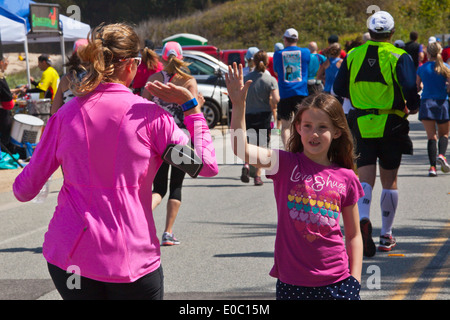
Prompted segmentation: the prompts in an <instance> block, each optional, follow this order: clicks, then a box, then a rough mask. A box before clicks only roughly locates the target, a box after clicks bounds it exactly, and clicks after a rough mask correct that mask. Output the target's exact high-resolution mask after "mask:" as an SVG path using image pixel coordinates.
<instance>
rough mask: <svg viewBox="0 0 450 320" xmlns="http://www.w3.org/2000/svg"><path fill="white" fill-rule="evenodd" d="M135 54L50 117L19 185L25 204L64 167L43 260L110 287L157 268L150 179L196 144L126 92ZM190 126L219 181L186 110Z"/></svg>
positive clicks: (194, 113)
mask: <svg viewBox="0 0 450 320" xmlns="http://www.w3.org/2000/svg"><path fill="white" fill-rule="evenodd" d="M110 26H114V27H115V28H116V29H117V28H118V26H119V27H120V28H125V27H123V25H121V24H118V25H109V26H105V27H103V30H96V31H94V34H93V36H92V37H93V39H94V37H96V39H100V38H103V39H106V37H107V36H111V37H113V34H114V30H115V29H113V28H111V29H108V28H110ZM101 31H102V32H101ZM125 31H128V29H127V28H125ZM125 31H122V32H125ZM130 32H131V31H130ZM110 33H111V34H112V35H110ZM136 37H137V36H136ZM127 38H129V37H127ZM131 40H134V39H133V38H132V37H131ZM131 40H130V41H131ZM138 43H139V42H138V41H137V42H136V44H138ZM91 46H96V44H95V43H94V42H93V41H92V40H91V41H90V42H89V45H88V46H87V48H86V51H84V52H82V53H81V54H82V56H81V58H82V59H83V60H84V61H89V60H88V55H89V53H90V51H89V50H91V49H92V47H91ZM137 51H138V48H136V53H137ZM83 53H84V55H83ZM133 54H134V53H128V55H125V57H127V56H128V57H130V58H125V59H123V58H122V59H121V60H124V61H123V62H122V65H121V66H122V68H121V69H120V70H122V71H121V73H120V74H118V75H117V79H118V80H115V81H110V82H107V81H105V80H107V79H108V78H106V77H104V78H103V81H102V82H101V83H99V84H98V85H97V86H96V87H95V89H94V90H92V91H91V92H89V93H87V94H85V95H83V96H79V97H75V98H74V99H72V100H71V101H70V102H68V103H67V104H65V105H63V107H62V108H61V109H60V110H58V112H57V113H56V114H55V115H53V116H52V117H51V118H50V120H49V122H48V124H47V126H46V128H45V131H44V133H43V136H42V138H41V140H40V142H39V144H38V146H37V147H36V150H35V152H34V154H33V156H32V158H31V161H30V163H29V164H28V165H27V166H26V167H25V168H24V170H23V172H22V173H21V174H20V175H19V176H18V177H17V179H16V181H15V182H14V186H13V190H14V194H15V196H16V197H17V199H18V200H19V201H29V200H31V199H33V198H34V197H35V196H36V195H37V194H38V193H39V191H40V189H41V188H42V186H43V185H44V184H45V182H46V181H47V180H48V179H49V178H50V176H51V175H52V173H54V172H55V170H57V169H58V167H59V166H62V169H63V172H64V183H63V186H62V188H61V191H60V192H59V195H58V205H57V207H56V209H55V213H54V215H53V218H52V220H51V221H50V224H49V228H48V231H47V233H46V234H45V240H44V244H43V254H44V257H45V259H46V260H47V261H48V263H49V264H51V265H54V266H56V267H58V268H60V269H62V270H64V271H65V270H67V268H68V267H69V266H71V265H75V266H77V267H78V268H79V270H80V271H81V275H82V276H83V277H86V278H89V279H93V280H97V281H102V282H108V283H129V282H134V281H136V280H137V279H139V278H141V277H143V276H144V275H147V274H149V273H151V272H153V271H155V270H156V269H158V268H159V267H160V248H159V241H158V237H157V235H156V230H155V224H154V221H153V216H152V209H151V194H152V182H153V178H154V176H155V173H156V171H157V170H158V168H159V166H160V165H161V163H162V161H163V160H162V158H161V155H162V154H163V152H164V150H165V149H166V147H167V145H169V144H172V143H175V144H182V145H185V144H188V142H189V140H190V139H189V137H188V136H187V135H186V134H185V133H184V132H183V131H182V130H181V129H179V128H178V126H177V125H176V124H175V122H174V121H173V118H172V116H170V114H169V113H167V112H166V111H164V110H163V109H162V108H161V107H159V106H158V105H156V104H155V103H153V102H150V101H148V100H146V99H144V98H141V97H139V96H137V95H134V94H132V93H131V92H130V90H129V89H128V86H129V84H130V83H131V80H132V79H133V76H134V73H135V72H136V69H137V63H135V62H136V61H138V60H137V59H135V58H133ZM119 80H121V81H119ZM119 82H122V83H119ZM147 89H149V90H150V91H151V92H152V94H154V95H158V94H160V93H162V92H164V90H166V91H167V90H170V96H171V97H172V99H174V100H173V101H174V102H177V103H180V104H182V103H183V102H186V101H188V100H190V99H191V98H192V94H191V93H190V92H189V91H188V90H186V89H184V88H181V87H176V86H170V87H169V86H164V85H162V84H160V83H156V84H148V85H147ZM185 124H186V127H187V130H188V131H189V133H190V135H191V137H193V138H192V141H194V144H195V149H196V150H197V154H198V155H200V157H201V158H202V161H203V168H202V170H201V172H200V175H202V176H206V177H209V176H214V175H216V174H217V173H218V167H217V162H216V159H215V151H214V147H213V144H212V139H211V135H210V132H209V129H208V126H207V124H206V121H205V119H204V117H203V114H202V113H201V111H200V106H197V107H195V108H193V109H190V110H188V111H186V112H185ZM194 134H195V136H194ZM63 297H64V296H63Z"/></svg>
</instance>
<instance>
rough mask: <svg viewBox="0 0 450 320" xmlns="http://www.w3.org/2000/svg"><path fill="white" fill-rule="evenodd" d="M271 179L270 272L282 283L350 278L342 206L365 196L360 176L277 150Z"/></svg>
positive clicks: (310, 284) (307, 283)
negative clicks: (274, 208) (273, 235)
mask: <svg viewBox="0 0 450 320" xmlns="http://www.w3.org/2000/svg"><path fill="white" fill-rule="evenodd" d="M274 152H277V154H278V157H277V159H278V163H277V165H276V166H275V168H273V169H271V170H268V171H266V175H267V177H268V178H270V179H273V184H274V193H275V199H276V203H277V211H278V225H277V233H276V239H275V253H274V260H275V261H274V266H273V268H272V270H271V271H270V275H271V276H273V277H275V278H278V279H280V280H281V281H283V282H284V283H288V284H292V285H297V286H305V287H319V286H325V285H330V284H333V283H336V282H339V281H341V280H343V279H345V278H347V277H349V276H350V270H349V264H348V256H347V252H346V249H345V243H344V240H343V235H342V232H341V227H340V224H339V220H340V217H341V212H342V208H344V207H347V206H350V205H353V204H355V203H357V201H358V199H359V198H360V197H362V196H363V195H364V192H363V190H362V187H361V184H360V182H359V180H358V177H357V176H356V174H355V173H354V172H353V171H352V170H350V169H345V168H341V167H338V166H337V165H334V164H333V165H331V166H323V165H320V164H317V163H315V162H314V161H312V160H310V159H309V158H308V157H306V156H305V155H304V154H303V153H291V152H286V151H282V150H274Z"/></svg>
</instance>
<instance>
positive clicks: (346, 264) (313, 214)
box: [226, 65, 363, 300]
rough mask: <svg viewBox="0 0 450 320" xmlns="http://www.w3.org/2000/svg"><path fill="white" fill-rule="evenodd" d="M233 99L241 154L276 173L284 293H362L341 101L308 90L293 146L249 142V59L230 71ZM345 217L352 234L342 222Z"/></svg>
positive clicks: (353, 183)
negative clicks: (245, 74) (246, 73)
mask: <svg viewBox="0 0 450 320" xmlns="http://www.w3.org/2000/svg"><path fill="white" fill-rule="evenodd" d="M226 82H227V87H228V93H229V96H230V98H231V100H232V102H233V118H232V120H231V128H232V134H231V136H232V146H233V150H234V153H235V154H236V155H237V156H238V157H240V158H241V159H242V160H244V161H245V162H249V163H251V164H252V165H254V166H255V167H260V168H265V169H266V175H267V177H268V178H270V179H273V182H274V193H275V199H276V202H277V211H278V225H277V233H276V239H275V252H274V266H273V268H272V270H271V271H270V275H271V276H273V277H275V278H277V279H278V281H277V288H276V292H277V299H346V300H347V299H349V300H352V299H359V290H360V284H359V282H360V281H361V268H362V251H363V249H362V248H363V246H362V237H361V232H360V228H359V214H358V207H357V201H358V199H359V198H360V197H361V196H362V195H363V190H362V187H361V185H360V183H359V180H358V178H357V176H356V174H355V173H354V170H353V169H354V158H355V156H354V153H353V139H352V136H351V134H350V131H349V128H348V126H347V122H346V119H345V114H344V112H343V109H342V106H341V104H340V103H339V102H338V100H337V99H336V98H334V97H333V96H331V95H329V94H325V93H319V94H317V95H313V96H309V97H308V98H306V99H304V101H303V102H302V103H301V105H300V106H299V109H298V112H297V114H296V116H295V118H294V120H293V122H292V125H291V137H290V139H289V140H288V143H287V145H286V147H287V151H283V150H269V149H264V148H261V147H258V146H254V145H250V144H248V143H247V140H246V139H245V137H246V133H245V130H246V127H245V96H246V94H247V90H248V87H249V86H250V83H251V82H250V81H248V82H246V83H245V84H244V82H243V77H242V66H239V69H238V68H237V66H236V65H234V66H233V68H232V67H231V66H230V67H229V73H228V75H227V76H226ZM341 216H342V220H343V224H344V232H345V240H344V237H343V235H342V233H341V228H340V225H339V221H340V218H341Z"/></svg>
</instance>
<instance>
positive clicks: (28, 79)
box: [23, 24, 31, 89]
mask: <svg viewBox="0 0 450 320" xmlns="http://www.w3.org/2000/svg"><path fill="white" fill-rule="evenodd" d="M24 27H25V41H24V42H23V47H24V50H25V63H26V67H27V85H28V89H30V88H31V80H30V77H31V74H30V61H29V59H28V37H27V36H26V34H27V25H26V24H25V26H24Z"/></svg>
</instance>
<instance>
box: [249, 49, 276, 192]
mask: <svg viewBox="0 0 450 320" xmlns="http://www.w3.org/2000/svg"><path fill="white" fill-rule="evenodd" d="M253 60H254V62H255V69H254V70H253V71H252V72H250V73H249V74H247V75H246V76H245V77H244V82H247V81H248V80H251V81H252V84H251V86H250V88H249V90H248V94H247V100H246V101H247V102H246V104H247V109H246V112H245V123H246V126H247V129H250V131H249V130H247V133H250V134H249V135H247V139H248V140H249V143H250V144H253V145H257V146H262V147H265V148H268V147H269V144H270V129H271V128H270V119H271V117H272V110H273V109H276V107H277V104H278V102H279V101H280V95H279V91H278V83H277V80H276V79H275V78H274V77H272V76H271V75H270V74H269V73H267V72H266V68H267V64H268V60H269V59H268V56H267V53H266V52H265V51H262V50H261V51H259V52H257V53H255V54H254V55H253ZM249 174H250V167H249V163H245V164H244V167H243V168H242V175H241V181H242V182H249V181H250V177H249ZM254 184H255V186H261V185H263V181H262V180H261V168H256V173H255V177H254Z"/></svg>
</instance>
